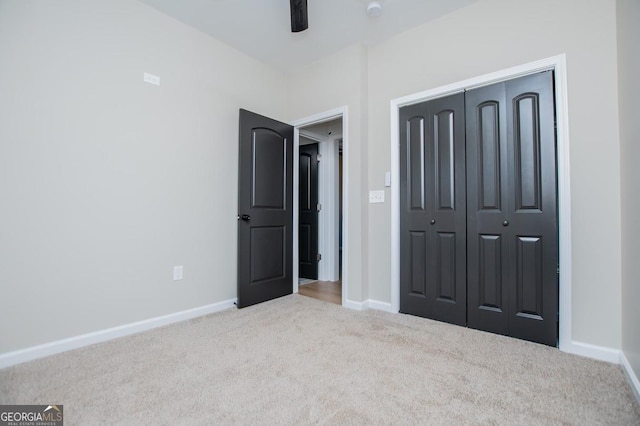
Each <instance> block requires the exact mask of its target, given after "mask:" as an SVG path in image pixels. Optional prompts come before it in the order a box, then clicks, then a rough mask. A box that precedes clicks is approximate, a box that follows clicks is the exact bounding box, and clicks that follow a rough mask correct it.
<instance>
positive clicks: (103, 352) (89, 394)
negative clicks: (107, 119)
mask: <svg viewBox="0 0 640 426" xmlns="http://www.w3.org/2000/svg"><path fill="white" fill-rule="evenodd" d="M0 403H1V404H54V403H57V404H63V405H64V414H65V424H66V425H94V424H127V425H137V424H295V425H299V424H327V425H333V424H399V425H407V424H508V425H513V424H527V425H529V424H544V425H549V424H575V425H589V424H603V425H604V424H606V425H632V424H635V425H638V424H640V408H639V406H638V403H637V401H636V400H635V399H634V396H633V394H632V392H631V388H630V387H629V385H628V383H627V381H626V379H625V377H624V374H623V372H622V370H621V369H620V367H619V366H617V365H612V364H607V363H604V362H598V361H594V360H590V359H586V358H581V357H577V356H573V355H568V354H566V353H562V352H560V351H558V350H556V349H554V348H549V347H546V346H541V345H537V344H533V343H529V342H524V341H520V340H515V339H511V338H508V337H503V336H497V335H491V334H488V333H483V332H479V331H475V330H469V329H465V328H462V327H456V326H451V325H448V324H443V323H438V322H435V321H430V320H425V319H422V318H417V317H411V316H407V315H392V314H387V313H383V312H376V311H367V312H356V311H351V310H348V309H345V308H342V307H340V306H337V305H334V304H330V303H324V302H320V301H317V300H314V299H310V298H307V297H303V296H298V295H292V296H287V297H284V298H281V299H278V300H274V301H271V302H267V303H264V304H261V305H258V306H254V307H250V308H245V309H242V310H235V309H233V310H228V311H224V312H220V313H217V314H214V315H209V316H206V317H202V318H198V319H195V320H192V321H187V322H183V323H179V324H175V325H172V326H168V327H165V328H161V329H157V330H153V331H150V332H146V333H142V334H138V335H134V336H129V337H125V338H121V339H118V340H113V341H110V342H106V343H102V344H98V345H94V346H90V347H86V348H82V349H79V350H75V351H71V352H67V353H63V354H59V355H55V356H52V357H49V358H45V359H41V360H36V361H32V362H29V363H25V364H21V365H18V366H14V367H10V368H6V369H3V370H0Z"/></svg>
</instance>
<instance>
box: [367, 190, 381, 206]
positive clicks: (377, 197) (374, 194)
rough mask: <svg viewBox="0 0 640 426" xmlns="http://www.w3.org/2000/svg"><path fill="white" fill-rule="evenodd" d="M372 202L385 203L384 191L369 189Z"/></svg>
mask: <svg viewBox="0 0 640 426" xmlns="http://www.w3.org/2000/svg"><path fill="white" fill-rule="evenodd" d="M369 202H370V203H384V191H369Z"/></svg>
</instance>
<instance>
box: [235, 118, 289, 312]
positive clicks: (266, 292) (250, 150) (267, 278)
mask: <svg viewBox="0 0 640 426" xmlns="http://www.w3.org/2000/svg"><path fill="white" fill-rule="evenodd" d="M239 146H240V148H239V150H240V152H239V167H238V169H239V177H238V307H239V308H243V307H245V306H249V305H253V304H256V303H260V302H264V301H267V300H270V299H275V298H277V297H280V296H284V295H287V294H290V293H292V289H293V284H292V275H293V268H292V262H293V256H292V253H293V252H292V246H293V244H292V243H293V229H292V228H293V209H292V204H293V190H292V183H293V179H292V169H293V127H291V126H289V125H287V124H284V123H281V122H279V121H275V120H272V119H270V118H267V117H263V116H261V115H258V114H254V113H252V112H249V111H245V110H243V109H241V110H240V135H239Z"/></svg>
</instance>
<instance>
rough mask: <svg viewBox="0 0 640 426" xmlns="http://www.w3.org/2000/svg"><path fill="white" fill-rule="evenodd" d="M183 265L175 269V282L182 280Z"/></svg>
mask: <svg viewBox="0 0 640 426" xmlns="http://www.w3.org/2000/svg"><path fill="white" fill-rule="evenodd" d="M182 270H183V269H182V265H181V266H174V267H173V280H174V281H178V280H181V279H182Z"/></svg>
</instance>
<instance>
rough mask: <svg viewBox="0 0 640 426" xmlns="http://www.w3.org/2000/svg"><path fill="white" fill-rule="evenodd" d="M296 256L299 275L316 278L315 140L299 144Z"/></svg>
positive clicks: (316, 188) (316, 196) (316, 198)
mask: <svg viewBox="0 0 640 426" xmlns="http://www.w3.org/2000/svg"><path fill="white" fill-rule="evenodd" d="M299 158H300V162H299V165H300V176H299V186H298V188H299V191H298V192H299V206H300V208H299V213H300V215H299V223H300V226H299V229H298V235H299V237H298V247H299V250H298V252H299V253H298V258H299V262H300V265H299V268H300V269H299V273H298V275H299V276H300V277H302V278H310V279H314V280H317V279H318V260H319V259H318V144H317V143H314V144H309V145H301V146H300V154H299Z"/></svg>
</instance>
